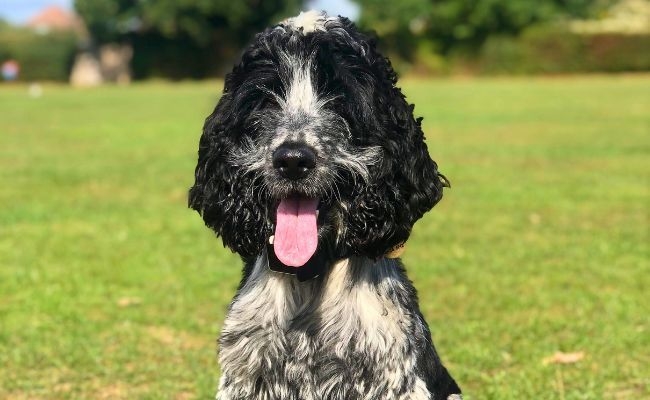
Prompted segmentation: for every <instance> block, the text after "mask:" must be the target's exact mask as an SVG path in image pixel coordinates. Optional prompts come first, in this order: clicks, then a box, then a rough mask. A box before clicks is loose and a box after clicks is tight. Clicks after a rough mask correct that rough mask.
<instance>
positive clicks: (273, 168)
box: [189, 12, 461, 400]
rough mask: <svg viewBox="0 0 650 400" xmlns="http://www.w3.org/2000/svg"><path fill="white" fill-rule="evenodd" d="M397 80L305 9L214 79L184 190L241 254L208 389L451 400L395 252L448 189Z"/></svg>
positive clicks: (353, 33)
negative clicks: (217, 93)
mask: <svg viewBox="0 0 650 400" xmlns="http://www.w3.org/2000/svg"><path fill="white" fill-rule="evenodd" d="M396 81H397V79H396V76H395V73H394V71H393V69H392V68H391V65H390V63H389V61H388V60H387V59H386V58H385V57H383V56H382V55H381V54H379V53H378V51H377V49H376V48H375V44H374V41H373V40H372V39H370V38H369V37H368V36H366V35H364V34H362V33H360V32H359V31H358V30H357V29H356V27H355V26H354V24H353V23H352V22H350V21H349V20H348V19H346V18H342V17H328V16H326V15H325V14H322V13H316V12H307V13H302V14H300V15H299V16H297V17H294V18H291V19H288V20H286V21H284V22H282V23H280V24H279V25H277V26H275V27H272V28H269V29H267V30H266V31H264V32H262V33H260V34H258V35H257V36H256V37H255V39H254V40H253V43H252V44H251V45H250V46H249V47H248V48H247V49H246V50H245V52H244V53H243V55H242V59H241V61H240V62H239V63H238V64H237V65H236V66H235V67H234V69H233V71H232V72H231V73H230V74H228V75H227V77H226V81H225V86H224V90H223V96H222V97H221V99H220V100H219V103H218V104H217V106H216V108H215V109H214V112H213V113H212V114H211V115H210V116H209V117H208V118H207V120H206V123H205V126H204V130H203V135H202V136H201V141H200V145H199V159H198V165H197V167H196V174H195V175H196V176H195V178H196V182H195V184H194V186H193V187H192V188H191V190H190V193H189V205H190V207H192V208H193V209H195V210H197V211H198V212H199V213H200V214H201V215H202V217H203V219H204V221H205V223H206V225H207V226H209V227H210V228H212V229H213V230H214V231H215V232H216V233H217V235H219V236H221V238H222V239H223V242H224V245H226V246H228V247H230V248H231V249H232V250H233V251H235V252H237V253H239V255H240V256H241V257H242V258H243V260H244V262H245V266H244V272H243V279H242V281H241V285H240V287H239V290H238V292H237V294H236V296H235V298H234V300H233V301H232V303H231V305H230V308H229V311H228V316H227V318H226V321H225V323H224V325H223V329H222V332H221V338H220V340H219V345H220V347H219V361H220V364H221V368H222V375H221V381H220V385H219V393H218V395H217V398H218V399H221V400H235V399H236V400H250V399H265V400H272V399H278V400H312V399H313V400H317V399H330V400H343V399H346V400H352V399H368V400H370V399H404V400H406V399H410V400H424V399H435V400H440V399H442V400H446V399H460V398H461V395H460V389H459V388H458V386H457V384H456V382H455V381H454V380H453V378H452V377H451V376H450V375H449V373H448V372H447V370H446V369H445V368H444V367H443V365H442V363H441V361H440V358H439V357H438V355H437V354H436V351H435V348H434V346H433V343H432V341H431V334H430V332H429V328H428V326H427V324H426V322H425V320H424V318H423V317H422V314H421V312H420V310H419V307H418V302H417V297H416V292H415V289H414V288H413V285H412V284H411V282H410V281H409V280H408V278H407V277H406V274H405V271H404V267H403V266H402V264H401V262H400V261H399V259H397V258H395V254H394V253H395V249H396V248H398V247H399V246H401V245H403V244H404V243H405V242H406V240H407V239H408V237H409V234H410V232H411V228H412V227H413V224H414V223H415V222H416V221H417V220H418V219H419V218H420V217H422V215H423V214H424V213H425V212H427V211H428V210H430V209H431V208H432V207H433V206H434V205H435V204H436V203H437V202H438V201H439V200H440V198H441V197H442V189H443V187H444V186H448V183H447V180H446V179H445V177H444V176H442V175H441V174H440V173H439V172H438V168H437V165H436V163H435V162H434V161H433V160H431V158H430V157H429V154H428V152H427V146H426V145H425V143H424V136H423V134H422V129H421V127H420V119H414V117H413V106H412V105H409V104H408V103H407V102H406V101H405V99H404V96H403V95H402V93H401V91H400V89H398V88H397V87H396V86H395V84H396Z"/></svg>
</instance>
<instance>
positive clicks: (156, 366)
mask: <svg viewBox="0 0 650 400" xmlns="http://www.w3.org/2000/svg"><path fill="white" fill-rule="evenodd" d="M403 87H404V90H405V92H406V93H407V94H408V96H409V99H410V100H411V101H412V102H414V103H416V105H417V106H416V112H417V114H419V115H422V116H424V117H425V120H424V126H425V130H426V133H427V136H428V143H429V148H430V152H431V154H432V155H433V157H434V158H435V159H436V160H437V161H438V163H439V165H440V167H441V170H442V171H443V172H444V173H445V174H446V175H447V176H448V177H449V178H450V180H451V182H452V186H453V188H452V189H451V190H449V191H447V192H446V196H445V199H443V201H442V202H441V204H440V205H438V206H437V207H436V208H435V209H434V211H433V212H431V213H429V214H428V215H427V216H426V217H425V218H424V219H423V220H422V221H420V222H419V224H418V225H416V229H415V230H414V233H413V236H412V239H411V240H410V242H409V246H408V248H407V251H406V253H405V256H404V258H405V261H406V263H407V265H408V266H409V269H410V274H411V277H412V279H413V280H414V281H415V283H416V286H417V287H418V289H419V291H420V298H421V307H422V309H423V312H424V314H425V316H426V318H427V320H428V321H429V323H430V325H431V328H432V330H433V335H434V339H435V342H436V344H437V346H438V350H439V351H440V353H441V356H442V358H443V360H444V361H445V362H446V364H447V367H448V368H449V369H450V370H451V371H452V373H453V374H454V376H455V377H456V379H457V380H458V381H459V382H460V384H461V386H462V387H463V389H464V390H465V392H466V393H467V398H469V399H603V398H604V399H640V398H649V397H650V301H649V300H648V299H649V298H650V297H649V294H648V293H649V290H650V266H649V254H648V253H649V251H648V250H649V249H648V242H649V240H648V239H649V238H648V231H649V226H650V222H649V220H648V213H649V211H648V210H649V207H650V206H649V204H650V196H649V190H650V189H649V185H650V183H649V182H650V181H649V179H650V158H649V155H650V75H645V76H619V77H597V76H595V77H575V78H555V79H532V80H527V79H506V78H499V79H480V80H450V81H437V80H431V81H409V80H407V81H404V82H403ZM220 89H221V87H220V85H219V84H218V83H216V82H209V83H183V84H177V85H171V84H163V83H149V84H137V85H133V86H131V87H129V88H116V87H108V88H102V89H97V90H72V89H69V88H66V87H58V86H45V88H44V94H43V96H42V97H41V98H37V99H32V98H30V97H28V96H27V89H26V87H23V86H9V87H6V86H5V87H0V127H1V128H0V182H1V183H2V189H0V205H1V208H0V398H2V399H34V398H48V399H58V398H61V399H64V398H89V399H102V398H106V399H114V398H125V399H126V398H129V399H131V398H144V399H147V398H149V399H163V398H164V399H191V398H201V399H210V398H213V396H214V392H215V387H216V384H217V379H218V365H217V362H216V357H215V350H216V349H215V339H216V337H217V335H218V332H219V329H220V324H221V322H222V321H223V318H224V312H225V309H226V306H227V304H228V302H229V301H230V299H231V298H232V295H233V293H234V290H235V288H236V286H237V283H238V279H239V274H240V266H239V261H238V258H237V257H236V256H234V255H232V254H231V253H230V252H229V251H227V250H225V249H223V248H222V247H221V244H220V241H218V240H216V239H215V238H214V237H213V235H212V234H211V233H210V232H209V231H208V229H206V228H204V226H203V223H202V221H201V220H200V218H199V216H198V215H196V214H195V213H194V212H191V211H190V210H189V209H187V208H186V190H187V189H188V187H189V186H190V185H191V183H192V181H193V168H194V163H195V158H196V150H197V144H198V137H199V134H200V129H201V125H202V121H203V119H204V117H205V116H206V115H207V114H208V113H209V111H210V110H211V108H212V106H213V105H214V102H215V101H216V98H217V96H218V93H219V91H220ZM558 351H560V352H565V353H574V352H582V358H581V359H579V360H577V361H576V362H572V363H567V364H560V363H553V362H550V363H549V362H544V360H545V359H547V358H548V357H549V356H552V355H553V354H554V353H556V352H558ZM578 358H580V357H578ZM547 361H548V360H547Z"/></svg>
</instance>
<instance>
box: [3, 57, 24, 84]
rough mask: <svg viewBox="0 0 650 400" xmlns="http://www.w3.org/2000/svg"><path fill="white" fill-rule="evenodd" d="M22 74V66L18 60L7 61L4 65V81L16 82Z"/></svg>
mask: <svg viewBox="0 0 650 400" xmlns="http://www.w3.org/2000/svg"><path fill="white" fill-rule="evenodd" d="M19 73H20V64H18V61H16V60H7V61H5V62H3V63H2V79H4V80H5V81H15V80H16V79H18V74H19Z"/></svg>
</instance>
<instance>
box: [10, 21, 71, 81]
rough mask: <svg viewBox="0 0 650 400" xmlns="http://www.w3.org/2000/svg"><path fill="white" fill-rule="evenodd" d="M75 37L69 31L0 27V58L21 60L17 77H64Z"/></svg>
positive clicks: (53, 78) (43, 78) (66, 75)
mask: <svg viewBox="0 0 650 400" xmlns="http://www.w3.org/2000/svg"><path fill="white" fill-rule="evenodd" d="M76 43H77V39H76V37H75V35H74V34H73V33H71V32H51V33H48V34H38V33H35V32H33V31H31V30H28V29H24V28H3V29H0V62H2V61H4V60H6V59H9V58H13V59H15V60H16V61H18V62H19V63H20V76H19V79H20V80H23V81H32V80H54V81H67V80H68V76H69V74H70V69H71V68H72V63H73V61H74V55H75V52H76V47H77V46H76Z"/></svg>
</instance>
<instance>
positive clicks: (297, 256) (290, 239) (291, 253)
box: [273, 196, 319, 267]
mask: <svg viewBox="0 0 650 400" xmlns="http://www.w3.org/2000/svg"><path fill="white" fill-rule="evenodd" d="M318 205H319V199H317V198H310V197H301V196H292V197H288V198H284V199H282V200H280V203H279V204H278V207H277V211H276V216H275V235H274V239H273V251H274V252H275V255H276V257H277V258H278V260H280V262H282V263H283V264H284V265H287V266H290V267H301V266H303V265H305V264H306V263H307V261H309V259H310V258H311V257H312V256H313V255H314V253H316V249H317V247H318V222H317V220H318Z"/></svg>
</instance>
